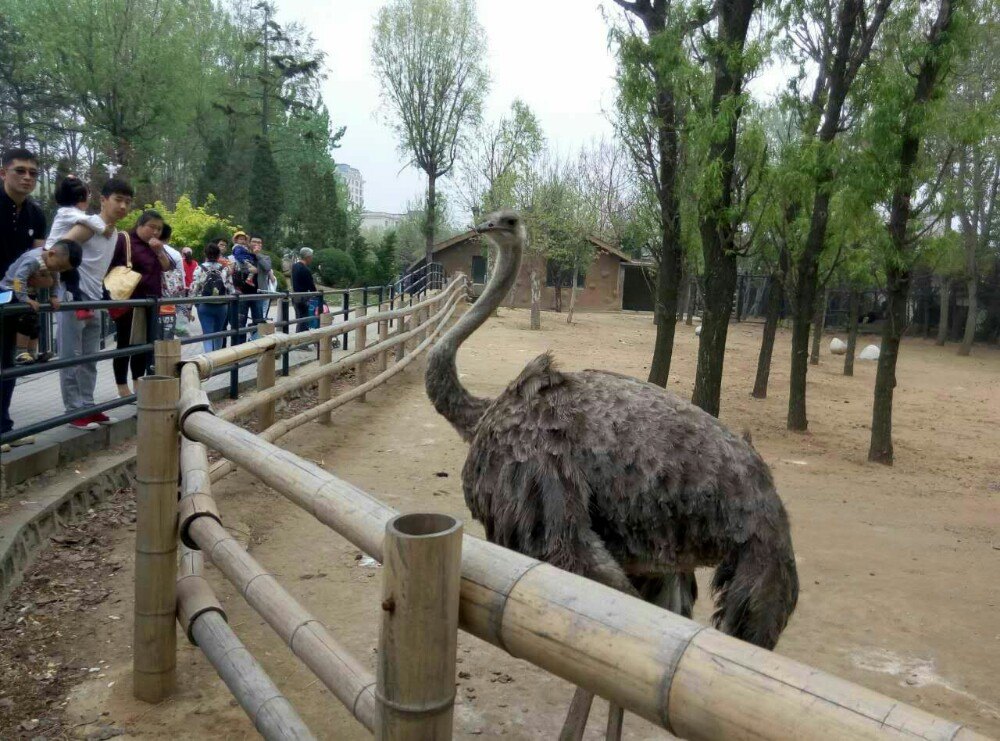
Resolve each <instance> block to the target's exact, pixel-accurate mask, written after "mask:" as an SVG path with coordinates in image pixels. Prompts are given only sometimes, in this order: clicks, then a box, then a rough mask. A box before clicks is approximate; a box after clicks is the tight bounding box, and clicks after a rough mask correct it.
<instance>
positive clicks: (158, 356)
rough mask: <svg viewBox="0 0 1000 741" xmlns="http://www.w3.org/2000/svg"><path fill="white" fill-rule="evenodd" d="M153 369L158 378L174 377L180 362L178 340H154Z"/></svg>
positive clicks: (179, 342) (179, 343)
mask: <svg viewBox="0 0 1000 741" xmlns="http://www.w3.org/2000/svg"><path fill="white" fill-rule="evenodd" d="M153 357H154V360H153V369H154V372H155V373H156V375H158V376H176V375H177V373H178V371H177V366H178V365H179V364H180V362H181V341H180V340H156V342H154V343H153Z"/></svg>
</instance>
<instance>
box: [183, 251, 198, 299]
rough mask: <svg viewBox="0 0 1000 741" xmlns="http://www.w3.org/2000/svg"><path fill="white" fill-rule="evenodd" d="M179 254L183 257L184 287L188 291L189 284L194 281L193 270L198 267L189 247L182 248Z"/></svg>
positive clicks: (189, 288)
mask: <svg viewBox="0 0 1000 741" xmlns="http://www.w3.org/2000/svg"><path fill="white" fill-rule="evenodd" d="M181 255H182V256H183V258H184V260H183V268H184V289H185V290H188V291H189V290H191V284H192V283H194V271H195V270H197V269H198V261H197V260H195V259H194V252H192V251H191V248H190V247H185V248H184V249H182V250H181Z"/></svg>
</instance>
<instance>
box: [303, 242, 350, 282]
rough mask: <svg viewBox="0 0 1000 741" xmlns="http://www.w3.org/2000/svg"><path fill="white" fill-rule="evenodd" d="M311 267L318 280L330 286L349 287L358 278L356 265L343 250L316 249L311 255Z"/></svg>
mask: <svg viewBox="0 0 1000 741" xmlns="http://www.w3.org/2000/svg"><path fill="white" fill-rule="evenodd" d="M312 269H313V272H314V273H316V275H318V276H319V279H320V282H321V283H323V285H326V286H330V287H331V288H349V287H350V286H352V285H354V282H355V281H356V280H357V279H358V266H357V265H355V264H354V259H353V258H352V257H351V256H350V255H348V254H347V253H346V252H344V251H343V250H337V249H327V250H318V251H317V252H316V253H315V255H314V256H313V263H312Z"/></svg>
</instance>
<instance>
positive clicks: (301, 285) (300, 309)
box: [292, 247, 316, 332]
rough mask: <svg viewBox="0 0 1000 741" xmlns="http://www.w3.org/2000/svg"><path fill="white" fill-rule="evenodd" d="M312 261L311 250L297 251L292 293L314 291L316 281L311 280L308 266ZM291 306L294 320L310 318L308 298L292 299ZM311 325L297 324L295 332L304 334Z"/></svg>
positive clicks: (293, 268) (310, 323)
mask: <svg viewBox="0 0 1000 741" xmlns="http://www.w3.org/2000/svg"><path fill="white" fill-rule="evenodd" d="M312 261H313V251H312V250H311V249H309V248H308V247H303V248H302V249H301V250H299V259H298V260H296V261H295V264H294V265H292V292H293V293H306V292H311V291H315V290H316V281H315V280H313V274H312V271H311V270H310V269H309V265H310V264H311V263H312ZM292 306H294V307H295V318H296V319H302V318H303V317H311V316H312V311H311V309H310V307H309V299H308V298H294V299H292ZM311 325H312V322H308V321H306V322H299V323H298V324H297V325H296V327H295V331H296V332H305V331H306V330H307V329H309V328H310V327H311Z"/></svg>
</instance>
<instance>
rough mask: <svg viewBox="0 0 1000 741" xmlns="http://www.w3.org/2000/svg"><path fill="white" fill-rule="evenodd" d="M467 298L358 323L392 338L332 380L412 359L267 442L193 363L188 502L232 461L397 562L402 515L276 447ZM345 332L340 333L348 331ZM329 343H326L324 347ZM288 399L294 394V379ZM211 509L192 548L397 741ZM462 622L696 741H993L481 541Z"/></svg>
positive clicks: (184, 527) (474, 546) (186, 533)
mask: <svg viewBox="0 0 1000 741" xmlns="http://www.w3.org/2000/svg"><path fill="white" fill-rule="evenodd" d="M459 289H462V291H464V284H463V283H462V282H461V281H456V282H454V283H452V284H451V285H450V286H449V287H448V288H447V289H445V290H444V291H442V292H441V293H439V294H438V295H437V296H435V297H433V298H432V299H430V300H428V301H425V302H422V303H421V304H415V305H414V306H412V307H407V309H405V310H398V312H397V313H401V314H402V315H411V314H412V315H413V316H414V320H413V323H412V324H411V325H410V327H409V328H407V327H406V326H405V325H404V324H403V321H402V316H400V317H399V319H400V321H399V322H398V325H400V326H399V328H398V329H397V332H396V334H395V335H391V336H390V335H388V333H387V332H386V331H385V330H384V329H383V328H384V327H385V326H386V324H385V322H386V320H385V317H386V316H387V315H388V314H391V313H393V312H380V313H376V314H369V315H368V316H366V317H360V318H359V319H358V320H355V321H356V322H358V321H366V322H368V323H375V322H378V326H379V337H380V339H384V341H381V342H379V343H378V344H376V345H375V346H373V347H369V348H361V349H360V350H359V351H358V352H357V353H355V354H354V355H351V356H349V357H348V358H345V359H343V360H341V361H338V362H337V363H330V364H329V365H328V366H327V367H326V368H325V371H328V372H336V370H334V368H338V369H340V368H346V367H349V366H357V365H359V364H360V363H361V362H363V361H364V359H366V358H369V357H375V356H379V358H380V362H381V358H383V357H385V355H386V354H387V353H386V350H387V349H388V348H387V344H388V343H390V342H392V343H393V344H392V345H391V347H395V348H396V351H397V353H399V352H402V353H403V355H402V357H400V358H399V359H398V362H396V363H395V364H393V365H392V366H387V367H386V369H385V370H384V371H382V372H380V373H378V374H377V375H375V376H374V377H373V378H371V379H370V380H362V381H361V382H360V383H359V385H357V386H355V387H354V388H353V389H351V390H350V391H348V392H346V393H344V394H340V395H338V396H337V397H335V398H331V399H329V400H325V401H323V402H322V403H320V404H319V405H317V406H316V407H315V408H313V409H310V410H307V411H306V412H303V413H301V414H298V415H295V416H294V417H292V418H290V419H289V420H285V421H283V422H277V423H276V424H274V425H272V426H270V427H269V428H267V429H266V430H264V431H263V432H262V434H260V435H254V434H252V433H250V432H248V431H246V430H244V429H242V428H241V427H238V426H237V425H235V424H233V423H232V422H231V421H228V420H227V419H224V418H222V416H221V415H220V416H216V415H215V414H213V413H212V411H211V408H210V406H209V404H208V402H207V398H206V397H205V395H204V392H202V391H201V388H200V383H201V378H202V377H203V375H204V373H205V372H206V369H207V370H209V371H210V370H211V368H213V367H217V365H216V364H217V363H218V362H221V361H220V360H219V358H216V357H213V356H214V355H215V353H212V354H210V355H208V356H202V358H201V359H200V360H197V361H195V362H193V363H189V364H185V365H184V366H183V369H182V372H181V384H180V386H181V399H180V403H179V405H178V415H179V419H180V423H179V424H180V429H181V431H182V432H183V435H184V439H185V440H186V442H185V450H188V448H189V447H190V446H196V447H191V448H190V452H189V453H188V454H187V455H185V456H182V457H183V459H184V460H183V461H182V469H183V470H184V471H185V476H186V478H185V481H188V480H190V481H191V482H192V483H191V484H190V485H188V484H187V483H185V484H184V491H185V496H186V497H187V496H188V495H189V494H191V493H192V492H193V494H199V493H202V494H204V493H205V492H206V491H207V490H208V489H209V487H210V482H209V480H210V479H215V478H217V476H218V475H221V473H224V472H225V471H226V470H231V469H227V468H226V467H227V466H238V467H240V468H243V469H245V470H246V471H248V472H249V473H251V474H253V475H254V476H256V477H257V478H258V479H260V480H261V481H262V482H264V483H266V484H267V485H269V486H270V487H271V488H272V489H274V490H275V491H276V492H278V493H280V494H282V495H284V496H285V497H287V498H288V499H289V500H291V501H292V502H293V503H295V504H297V505H298V506H300V507H301V508H303V509H305V510H306V511H307V512H309V513H311V514H312V515H313V516H314V517H316V518H317V519H318V520H319V521H320V522H322V523H324V524H326V525H328V526H329V527H331V528H332V529H333V530H335V531H336V532H338V533H339V534H340V535H342V536H343V537H344V538H346V539H347V540H349V541H350V542H351V543H353V544H354V545H355V546H357V547H358V548H360V549H361V550H363V551H364V552H366V553H368V554H369V555H371V556H373V557H375V558H377V559H379V560H383V559H384V558H386V554H385V553H384V548H385V542H386V541H385V537H386V536H385V534H386V528H387V526H388V525H389V523H390V522H391V521H392V520H393V518H395V517H396V516H397V513H396V512H395V511H394V510H393V509H392V508H390V507H387V506H386V505H384V504H382V503H381V502H379V501H377V500H375V499H374V498H372V497H370V496H369V495H368V494H366V493H365V492H363V491H361V490H360V489H358V488H357V487H355V486H352V485H351V484H349V483H348V482H346V481H343V480H341V479H339V478H338V477H336V476H335V475H333V474H331V473H330V472H328V471H325V470H324V469H322V468H320V467H319V466H316V465H314V464H312V463H310V462H308V461H305V460H303V459H301V458H299V457H298V456H296V455H294V454H293V453H290V452H288V451H285V450H283V449H281V448H279V447H277V446H276V445H274V444H273V440H274V439H277V438H278V437H280V435H282V434H284V433H285V432H287V431H288V430H290V429H292V428H293V427H296V426H298V425H299V424H301V423H303V422H306V421H309V420H313V419H317V418H320V419H322V418H323V417H324V416H325V415H326V414H328V413H329V412H330V411H331V410H332V409H334V408H336V407H337V406H339V405H341V404H344V403H347V401H349V400H351V399H356V398H359V397H361V396H362V395H363V394H364V393H366V392H368V391H370V390H371V389H372V388H374V387H375V386H377V385H379V384H381V383H384V382H385V381H386V380H387V379H388V378H390V377H391V376H392V375H394V374H395V373H398V372H400V371H401V370H402V368H403V367H405V365H406V364H407V363H409V362H412V361H413V359H414V358H416V357H417V356H418V355H419V354H420V353H421V352H422V351H423V350H425V349H426V348H427V347H429V346H430V345H431V343H433V342H434V340H435V339H436V337H437V336H438V335H439V334H440V332H441V331H442V329H443V328H444V326H445V325H446V324H447V322H448V321H449V320H450V318H451V316H452V315H453V312H454V311H455V309H456V307H457V301H458V300H459V299H460V297H461V291H460V290H459ZM414 312H420V313H415V314H414ZM420 319H423V320H424V321H420ZM329 329H330V328H325V327H324V328H320V329H319V330H313V332H319V333H322V332H323V331H326V330H329ZM335 329H336V333H337V334H339V333H341V332H343V331H344V325H339V326H337V327H336V328H335ZM304 334H308V333H304ZM321 336H322V335H320V334H317V335H314V339H313V341H316V338H319V337H321ZM274 337H277V336H274ZM280 341H282V340H280V339H279V340H278V342H280ZM408 341H414V342H418V341H419V342H418V344H417V346H416V347H415V348H414V349H413V352H409V353H408V352H407V351H406V342H408ZM256 342H257V343H260V344H258V345H257V346H256V347H250V348H247V347H246V346H241V347H239V348H237V353H236V354H242V353H248V354H246V355H241V358H243V357H252V356H253V353H254V352H255V351H259V352H273V351H274V350H275V349H276V348H277V347H278V344H269V343H273V342H275V339H274V338H273V337H265V338H262V339H260V340H257V341H256ZM248 344H249V345H251V346H252V345H254V343H248ZM220 352H222V351H220ZM369 353H370V354H369ZM234 357H235V355H234V354H233V353H230V354H229V355H227V356H226V362H236V361H235V360H234ZM378 367H381V366H378ZM328 372H320V369H318V368H317V369H315V370H309V371H306V372H305V373H304V374H303V377H308V378H309V379H310V381H309V382H316V381H318V380H319V379H321V378H323V377H329V373H328ZM304 383H306V382H305V381H303V384H304ZM296 387H298V386H296ZM274 388H277V386H275V387H274ZM284 388H286V389H290V388H292V384H291V383H289V384H288V385H286V386H285V387H284ZM261 393H263V394H268V395H269V394H271V393H273V391H272V389H265V390H264V391H262V392H261ZM263 398H266V399H269V398H271V397H270V396H265V397H263ZM260 403H261V398H255V399H254V400H253V402H252V403H251V402H249V401H248V402H247V403H246V404H245V405H243V406H240V407H238V409H239V410H240V413H243V410H245V411H247V412H249V411H250V410H252V409H256V408H258V407H259V404H260ZM234 406H235V405H234ZM226 416H230V415H226ZM232 416H235V415H232ZM205 446H207V447H210V448H211V449H213V450H217V451H218V452H220V453H221V454H222V455H224V456H225V457H226V458H227V459H228V462H226V463H225V464H223V465H222V466H221V467H219V466H216V467H213V468H212V469H209V468H208V466H207V458H204V457H203V454H204V453H205V450H206V447H205ZM191 461H196V462H194V463H192V462H191ZM183 501H184V500H182V502H183ZM201 501H202V502H203V504H204V506H203V507H202V508H201V509H198V510H197V511H196V512H195V514H194V516H192V515H191V514H190V513H188V511H187V510H188V509H189V507H188V506H187V505H183V504H182V512H181V537H182V538H183V539H185V543H187V544H189V545H193V546H196V547H199V548H200V549H201V550H202V552H203V553H204V554H205V555H206V557H207V558H209V559H210V560H211V561H212V562H213V563H215V564H216V566H218V567H219V569H220V571H222V573H223V574H224V575H225V576H226V578H227V579H229V580H230V581H231V582H232V583H233V584H234V585H236V586H237V588H238V589H240V591H241V593H242V594H243V595H244V597H245V598H246V599H247V601H248V602H249V603H250V604H251V606H253V607H254V609H255V610H257V611H258V612H259V613H260V614H261V615H262V616H263V617H264V618H265V620H266V621H267V622H268V623H269V624H270V625H272V627H274V628H275V630H276V631H277V632H278V633H279V635H281V636H282V637H283V639H284V640H285V642H286V643H287V644H288V645H289V647H290V648H291V649H292V650H293V652H295V653H296V655H298V656H300V658H302V660H303V661H304V662H305V663H306V664H307V665H308V666H310V668H312V669H313V670H314V671H315V672H316V673H317V674H318V675H319V676H320V677H321V679H322V680H323V682H324V684H326V686H327V687H329V689H330V690H331V691H332V692H333V693H334V694H335V696H337V697H338V698H339V699H340V700H341V701H342V702H344V704H345V705H346V706H347V707H348V708H349V709H350V710H351V711H352V712H354V714H355V717H357V718H358V719H359V720H360V721H361V722H362V724H363V725H365V726H366V727H367V728H369V729H370V730H375V731H376V732H377V733H383V732H384V731H385V728H384V727H382V726H379V713H378V712H377V708H378V704H379V701H378V699H377V698H376V696H375V693H373V692H372V686H373V685H372V684H371V682H372V678H371V677H370V675H368V674H366V673H365V672H363V670H361V669H360V668H358V665H357V662H356V661H355V660H354V659H352V658H351V657H350V656H349V654H347V652H346V651H344V650H343V649H342V648H341V647H340V646H338V645H337V644H336V642H335V641H334V640H333V638H332V637H330V636H329V634H328V633H327V632H326V631H325V628H323V627H322V625H321V624H319V623H318V621H316V620H315V619H314V618H312V616H310V615H309V614H308V612H306V611H305V609H304V608H303V607H302V606H301V605H299V604H298V603H297V602H296V601H295V600H294V599H293V598H292V597H291V596H290V595H288V594H287V593H286V592H285V591H284V590H283V589H282V588H281V587H280V585H278V584H277V582H276V581H275V580H274V579H273V577H271V576H270V575H269V574H267V572H266V571H265V570H263V568H262V567H261V566H260V565H259V564H257V563H256V561H254V559H253V558H251V557H250V556H249V555H248V554H246V552H245V551H244V550H243V549H242V548H240V547H239V546H238V544H237V543H236V542H235V541H234V540H233V539H232V538H231V537H230V536H229V535H228V533H227V532H226V531H225V529H224V528H223V527H222V525H221V524H220V522H219V519H218V515H217V513H215V512H214V509H213V508H212V507H210V506H209V505H208V504H207V503H206V502H208V501H210V497H208V498H207V499H202V500H201ZM191 506H192V507H193V505H191ZM458 619H459V624H460V626H461V627H462V628H463V629H464V630H466V631H467V632H469V633H471V634H473V635H475V636H478V637H479V638H482V639H483V640H485V641H488V642H489V643H492V644H494V645H496V646H499V647H501V648H503V649H504V650H506V651H507V652H509V653H510V654H511V655H513V656H516V657H519V658H522V659H525V660H527V661H530V662H532V663H534V664H536V665H537V666H539V667H542V668H543V669H546V670H548V671H550V672H552V673H553V674H556V675H557V676H560V677H562V678H564V679H566V680H568V681H570V682H572V683H574V684H576V685H579V686H581V687H584V688H586V689H588V690H591V691H593V692H595V693H596V694H599V695H601V696H603V697H605V698H607V699H608V700H610V701H612V702H614V703H616V704H618V705H620V706H621V707H623V708H625V709H627V710H629V711H630V712H633V713H636V714H638V715H641V716H642V717H644V718H647V719H648V720H650V721H652V722H653V723H656V724H658V725H660V726H662V727H664V728H666V729H668V730H670V731H671V732H673V733H675V734H676V735H679V736H682V737H684V738H691V739H725V738H740V739H742V738H762V739H784V738H792V737H796V738H810V739H843V738H852V739H868V738H871V739H875V738H922V739H940V740H941V741H945V740H947V741H953V740H965V741H970V740H972V739H981V738H983V737H982V736H980V735H978V734H977V733H975V732H974V731H971V730H970V729H968V728H966V727H964V726H962V725H960V724H958V723H954V722H951V721H946V720H943V719H941V718H937V717H935V716H933V715H931V714H929V713H926V712H924V711H921V710H919V709H916V708H913V707H910V706H908V705H905V704H903V703H900V702H898V701H896V700H893V699H891V698H888V697H885V696H883V695H880V694H878V693H876V692H872V691H870V690H868V689H865V688H863V687H860V686H858V685H855V684H852V683H850V682H846V681H844V680H841V679H838V678H836V677H833V676H831V675H829V674H826V673H824V672H821V671H818V670H816V669H813V668H811V667H808V666H806V665H804V664H801V663H799V662H796V661H792V660H790V659H788V658H785V657H782V656H780V655H778V654H775V653H772V652H769V651H765V650H763V649H760V648H757V647H754V646H752V645H749V644H746V643H743V642H741V641H738V640H736V639H733V638H731V637H729V636H726V635H723V634H721V633H719V632H717V631H715V630H712V629H710V628H706V627H704V626H701V625H699V624H697V623H695V622H693V621H690V620H687V619H685V618H683V617H680V616H678V615H674V614H672V613H669V612H666V611H664V610H662V609H661V608H659V607H656V606H654V605H651V604H648V603H645V602H642V601H640V600H638V599H635V598H633V597H630V596H628V595H625V594H622V593H620V592H617V591H615V590H612V589H610V588H608V587H604V586H602V585H600V584H597V583H595V582H593V581H590V580H587V579H584V578H582V577H579V576H576V575H574V574H570V573H567V572H564V571H561V570H559V569H557V568H555V567H552V566H550V565H548V564H545V563H541V562H539V561H536V560H534V559H531V558H528V557H526V556H523V555H521V554H518V553H515V552H513V551H509V550H506V549H504V548H501V547H499V546H496V545H493V544H491V543H488V542H486V541H483V540H480V539H478V538H474V537H471V536H468V535H466V536H464V537H463V538H462V546H461V586H460V598H459V611H458ZM320 656H322V657H324V658H322V659H320V658H318V657H320ZM438 673H439V674H440V673H441V672H440V671H439V672H438ZM437 679H441V677H437ZM448 679H449V681H451V680H453V677H449V678H448ZM431 684H433V682H429V685H431ZM442 686H443V685H442ZM435 697H436V702H437V703H438V705H436V706H435V707H438V706H440V705H441V704H442V703H445V704H446V703H447V697H446V696H445V695H441V694H438V695H436V696H435ZM403 705H406V703H402V705H401V706H403Z"/></svg>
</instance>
